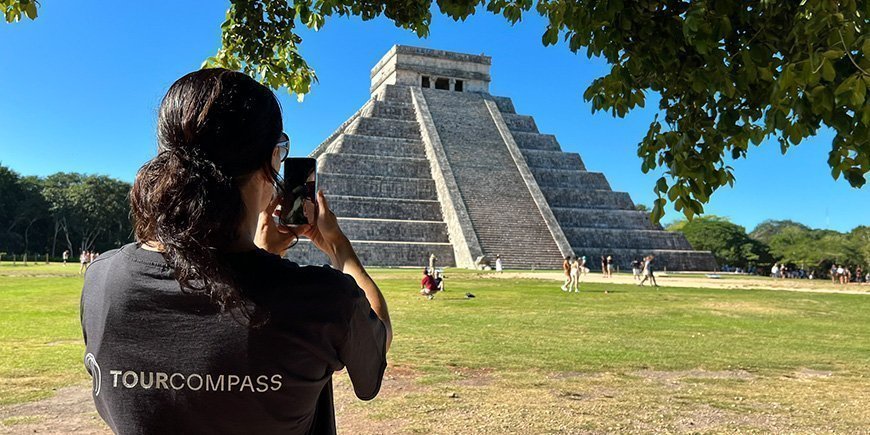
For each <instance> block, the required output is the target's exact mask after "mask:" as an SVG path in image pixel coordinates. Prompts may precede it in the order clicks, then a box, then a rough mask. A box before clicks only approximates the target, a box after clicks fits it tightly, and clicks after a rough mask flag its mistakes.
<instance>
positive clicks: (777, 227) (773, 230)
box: [749, 220, 811, 243]
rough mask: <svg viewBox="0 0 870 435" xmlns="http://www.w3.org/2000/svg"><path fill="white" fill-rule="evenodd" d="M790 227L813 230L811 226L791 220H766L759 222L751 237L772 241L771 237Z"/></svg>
mask: <svg viewBox="0 0 870 435" xmlns="http://www.w3.org/2000/svg"><path fill="white" fill-rule="evenodd" d="M789 228H795V229H797V230H799V231H811V229H810V227H808V226H806V225H804V224H802V223H798V222H795V221H791V220H782V221H777V220H766V221H763V222H762V223H760V224H758V225H757V226H756V227H755V229H754V230H752V232H751V233H749V237H752V238H753V239H756V240H760V241H762V242H764V243H770V239H771V238H772V237H773V236H775V235H777V234H779V233H781V232H783V231H785V230H786V229H789Z"/></svg>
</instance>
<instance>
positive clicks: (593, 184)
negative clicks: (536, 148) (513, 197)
mask: <svg viewBox="0 0 870 435" xmlns="http://www.w3.org/2000/svg"><path fill="white" fill-rule="evenodd" d="M532 175H534V176H535V180H537V181H538V185H540V186H555V187H575V188H578V189H595V190H610V184H609V183H608V182H607V179H606V178H604V174H602V173H601V172H588V171H580V170H563V169H549V168H532Z"/></svg>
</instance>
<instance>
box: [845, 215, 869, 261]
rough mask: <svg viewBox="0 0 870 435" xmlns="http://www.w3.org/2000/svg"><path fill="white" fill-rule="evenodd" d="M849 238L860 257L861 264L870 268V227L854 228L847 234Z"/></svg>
mask: <svg viewBox="0 0 870 435" xmlns="http://www.w3.org/2000/svg"><path fill="white" fill-rule="evenodd" d="M849 238H850V239H851V240H852V243H853V244H854V245H855V248H856V249H857V251H858V253H859V254H860V255H861V264H863V265H864V266H865V267H866V266H870V226H867V225H861V226H858V227H855V228H854V229H852V231H850V232H849Z"/></svg>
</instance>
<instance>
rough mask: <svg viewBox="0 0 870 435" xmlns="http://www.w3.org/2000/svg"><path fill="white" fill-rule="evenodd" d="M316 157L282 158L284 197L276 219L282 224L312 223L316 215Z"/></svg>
mask: <svg viewBox="0 0 870 435" xmlns="http://www.w3.org/2000/svg"><path fill="white" fill-rule="evenodd" d="M316 195H317V159H312V158H307V157H290V158H287V159H284V198H283V201H282V202H281V213H280V214H279V215H278V219H279V221H280V222H281V224H283V225H304V224H314V222H315V219H316V216H317V199H316Z"/></svg>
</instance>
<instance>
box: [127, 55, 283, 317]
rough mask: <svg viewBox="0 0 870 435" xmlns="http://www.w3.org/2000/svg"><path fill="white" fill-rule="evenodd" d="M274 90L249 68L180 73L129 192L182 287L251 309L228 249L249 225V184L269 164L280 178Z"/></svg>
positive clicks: (138, 227) (147, 236)
mask: <svg viewBox="0 0 870 435" xmlns="http://www.w3.org/2000/svg"><path fill="white" fill-rule="evenodd" d="M282 130H283V124H282V119H281V107H280V105H279V103H278V100H277V99H276V98H275V95H274V94H273V93H272V92H271V91H270V90H269V89H268V88H266V87H265V86H263V85H261V84H259V83H257V82H256V81H255V80H254V79H252V78H250V77H248V76H247V75H245V74H242V73H239V72H235V71H230V70H226V69H222V68H213V69H203V70H199V71H196V72H192V73H190V74H187V75H185V76H184V77H182V78H180V79H178V81H176V82H175V83H173V84H172V86H171V87H170V88H169V91H167V93H166V96H165V97H164V98H163V101H162V102H161V104H160V111H159V116H158V120H157V139H158V154H157V156H156V157H154V158H153V159H151V160H150V161H149V162H147V163H145V165H143V166H142V168H141V169H139V172H138V173H137V175H136V181H135V182H134V183H133V189H132V190H131V192H130V205H131V214H132V218H133V228H134V232H135V236H136V240H137V241H138V242H145V241H149V240H153V241H157V242H159V243H160V244H162V245H163V251H162V253H163V256H164V258H165V259H166V262H167V264H168V265H169V266H170V267H171V268H172V269H173V272H174V275H175V278H176V280H177V281H178V283H179V284H180V285H181V288H182V290H183V291H186V292H195V293H200V294H205V295H207V296H209V297H210V298H211V300H212V301H214V302H215V303H217V304H218V305H219V306H220V308H221V309H222V310H226V309H230V308H236V307H238V308H242V310H241V311H242V313H243V314H244V317H246V318H248V319H251V314H250V313H249V312H248V310H247V309H246V306H247V304H246V301H247V298H245V297H244V296H243V294H242V292H241V291H240V290H239V288H238V285H237V284H238V280H237V279H236V277H235V276H234V273H233V270H232V268H231V266H230V265H229V264H228V263H227V261H226V259H225V258H223V256H222V255H221V254H222V252H224V251H225V250H226V249H227V247H228V246H230V245H231V244H232V243H234V242H236V241H237V240H238V239H239V238H240V237H241V235H240V234H239V226H240V225H241V222H242V221H243V219H244V217H245V214H246V210H245V204H244V201H243V200H242V194H241V190H240V187H241V186H242V185H243V184H244V183H245V182H246V181H247V180H248V179H250V177H252V176H253V175H254V174H256V173H257V172H258V171H265V173H266V174H268V177H269V178H270V179H271V181H272V182H273V183H274V184H275V185H276V186H277V187H279V188H280V186H281V183H280V182H279V176H278V173H277V172H276V171H275V169H274V168H273V167H272V153H273V151H274V148H275V144H276V143H277V142H278V141H279V138H280V137H281V134H282V133H281V132H282Z"/></svg>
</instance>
